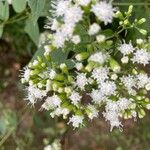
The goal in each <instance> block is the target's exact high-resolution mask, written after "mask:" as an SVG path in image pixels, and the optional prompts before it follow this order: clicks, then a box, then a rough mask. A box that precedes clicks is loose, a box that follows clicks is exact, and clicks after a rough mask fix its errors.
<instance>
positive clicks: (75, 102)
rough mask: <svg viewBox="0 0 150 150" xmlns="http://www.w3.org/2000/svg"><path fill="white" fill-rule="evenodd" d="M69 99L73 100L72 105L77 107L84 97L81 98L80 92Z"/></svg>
mask: <svg viewBox="0 0 150 150" xmlns="http://www.w3.org/2000/svg"><path fill="white" fill-rule="evenodd" d="M69 98H70V99H71V102H72V104H74V105H75V106H77V104H78V103H79V102H80V101H81V98H82V96H80V94H79V93H78V92H75V91H73V92H72V94H71V96H70V97H69Z"/></svg>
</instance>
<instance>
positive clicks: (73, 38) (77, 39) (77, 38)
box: [71, 35, 81, 44]
mask: <svg viewBox="0 0 150 150" xmlns="http://www.w3.org/2000/svg"><path fill="white" fill-rule="evenodd" d="M71 41H72V42H73V43H74V44H79V43H80V42H81V39H80V36H79V35H74V36H73V37H72V39H71Z"/></svg>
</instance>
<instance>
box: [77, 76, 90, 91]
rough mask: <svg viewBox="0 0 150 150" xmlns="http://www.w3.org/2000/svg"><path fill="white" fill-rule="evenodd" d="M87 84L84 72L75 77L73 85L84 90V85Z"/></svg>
mask: <svg viewBox="0 0 150 150" xmlns="http://www.w3.org/2000/svg"><path fill="white" fill-rule="evenodd" d="M87 84H88V79H87V78H86V74H85V73H79V74H78V75H77V77H76V83H75V85H76V86H78V87H79V88H80V89H81V90H84V88H85V85H87Z"/></svg>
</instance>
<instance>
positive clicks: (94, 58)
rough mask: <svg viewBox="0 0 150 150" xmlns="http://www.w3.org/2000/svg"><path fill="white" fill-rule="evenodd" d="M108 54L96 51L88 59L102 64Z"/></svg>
mask: <svg viewBox="0 0 150 150" xmlns="http://www.w3.org/2000/svg"><path fill="white" fill-rule="evenodd" d="M108 57H109V56H108V55H107V54H104V53H102V52H97V53H95V54H93V55H91V56H90V57H89V61H93V62H97V63H99V64H104V63H105V62H106V60H107V59H108Z"/></svg>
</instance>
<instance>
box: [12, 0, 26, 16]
mask: <svg viewBox="0 0 150 150" xmlns="http://www.w3.org/2000/svg"><path fill="white" fill-rule="evenodd" d="M12 6H13V8H14V10H15V11H16V12H17V13H20V12H22V11H23V10H24V9H25V8H26V0H12Z"/></svg>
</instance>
